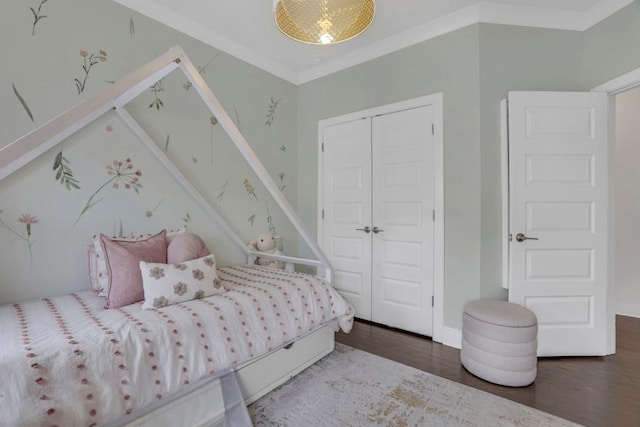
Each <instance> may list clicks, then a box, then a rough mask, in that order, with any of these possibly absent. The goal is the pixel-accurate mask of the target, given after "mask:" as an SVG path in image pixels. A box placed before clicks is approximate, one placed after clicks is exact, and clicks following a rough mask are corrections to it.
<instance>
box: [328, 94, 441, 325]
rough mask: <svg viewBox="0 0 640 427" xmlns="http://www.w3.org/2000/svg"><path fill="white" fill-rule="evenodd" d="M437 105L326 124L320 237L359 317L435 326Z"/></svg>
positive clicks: (340, 285) (337, 283) (339, 286)
mask: <svg viewBox="0 0 640 427" xmlns="http://www.w3.org/2000/svg"><path fill="white" fill-rule="evenodd" d="M432 110H433V107H432V106H424V107H419V108H414V109H410V110H404V111H399V112H395V113H390V114H384V115H379V116H375V117H370V118H363V119H360V120H356V121H351V122H346V123H341V124H337V125H333V126H329V127H327V128H325V129H324V132H323V142H324V153H323V154H324V161H323V164H324V171H323V177H324V186H323V188H324V209H325V212H324V215H325V218H324V220H323V230H324V233H323V234H324V236H323V242H324V247H325V250H326V252H327V253H328V255H329V258H330V259H331V261H332V263H333V265H334V268H335V270H336V280H335V286H336V288H337V289H338V290H340V291H341V292H342V293H343V295H345V296H346V297H347V298H348V299H349V300H350V301H351V303H352V304H353V305H354V307H355V309H356V317H359V318H362V319H366V320H371V321H374V322H376V323H381V324H384V325H388V326H392V327H396V328H400V329H405V330H408V331H412V332H416V333H419V334H423V335H429V336H430V335H432V330H433V323H432V322H433V307H432V295H433V258H434V256H433V255H434V254H433V233H434V222H433V208H434V175H433V170H434V166H433V161H434V152H433V149H434V146H433V133H432V132H433V131H432V123H433V111H432Z"/></svg>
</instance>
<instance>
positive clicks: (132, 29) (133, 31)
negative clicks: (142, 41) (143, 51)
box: [129, 16, 136, 39]
mask: <svg viewBox="0 0 640 427" xmlns="http://www.w3.org/2000/svg"><path fill="white" fill-rule="evenodd" d="M129 35H131V38H132V39H133V38H134V37H135V36H136V26H135V24H134V23H133V16H130V17H129Z"/></svg>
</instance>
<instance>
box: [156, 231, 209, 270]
mask: <svg viewBox="0 0 640 427" xmlns="http://www.w3.org/2000/svg"><path fill="white" fill-rule="evenodd" d="M210 253H211V252H210V251H209V249H207V245H205V244H204V242H203V241H202V239H201V238H200V236H198V235H197V234H193V233H185V234H179V235H177V236H175V237H174V238H173V240H171V242H170V243H169V247H168V248H167V264H180V263H183V262H185V261H191V260H194V259H198V258H202V257H205V256H207V255H209V254H210Z"/></svg>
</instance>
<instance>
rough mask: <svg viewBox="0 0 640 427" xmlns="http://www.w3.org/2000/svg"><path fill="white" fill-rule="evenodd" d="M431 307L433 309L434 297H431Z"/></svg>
mask: <svg viewBox="0 0 640 427" xmlns="http://www.w3.org/2000/svg"><path fill="white" fill-rule="evenodd" d="M431 307H435V297H434V296H433V295H431Z"/></svg>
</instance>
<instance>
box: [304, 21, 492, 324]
mask: <svg viewBox="0 0 640 427" xmlns="http://www.w3.org/2000/svg"><path fill="white" fill-rule="evenodd" d="M478 31H479V26H478V25H472V26H469V27H466V28H463V29H461V30H458V31H455V32H453V33H449V34H445V35H443V36H440V37H438V38H435V39H433V40H429V41H427V42H424V43H420V44H418V45H415V46H411V47H408V48H406V49H402V50H400V51H398V52H394V53H391V54H389V55H385V56H383V57H381V58H377V59H374V60H372V61H369V62H367V63H365V64H361V65H357V66H355V67H351V68H349V69H347V70H344V71H341V72H338V73H335V74H332V75H329V76H327V77H324V78H322V79H318V80H314V81H312V82H309V83H306V84H303V85H301V86H300V87H299V93H298V105H299V111H298V120H299V122H298V129H299V133H298V136H299V138H298V141H299V142H298V143H299V145H298V158H299V163H298V169H299V170H300V171H304V173H300V176H299V182H298V185H299V195H298V198H299V202H298V203H299V212H300V214H301V215H302V217H303V219H304V221H305V223H306V224H308V225H309V226H310V229H311V230H315V229H316V225H317V224H316V222H317V221H316V215H317V177H318V174H317V170H318V168H317V164H318V156H317V151H318V120H321V119H325V118H329V117H334V116H339V115H341V114H346V113H350V112H354V111H359V110H364V109H367V108H372V107H376V106H380V105H384V104H389V103H393V102H397V101H402V100H406V99H410V98H415V97H418V96H423V95H429V94H433V93H437V92H442V93H443V95H444V117H445V120H444V125H445V128H444V156H445V162H444V163H445V164H444V170H445V180H444V185H445V203H444V204H445V283H446V285H445V290H444V292H445V294H444V298H445V324H446V325H448V326H452V327H459V325H460V324H461V321H462V318H461V313H462V306H463V304H464V302H466V301H468V300H470V299H475V298H477V297H478V296H479V290H480V250H481V248H480V242H481V223H480V220H481V215H480V213H481V212H480V210H481V200H480V194H481V187H480V183H481V171H480V161H479V159H480V155H481V151H480V148H481V146H480V134H479V127H480V122H479V102H480V100H479V97H478V83H479V82H478V76H479V69H478V67H479V58H478V52H479V49H478Z"/></svg>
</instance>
